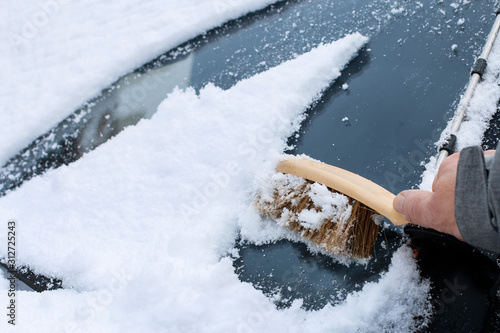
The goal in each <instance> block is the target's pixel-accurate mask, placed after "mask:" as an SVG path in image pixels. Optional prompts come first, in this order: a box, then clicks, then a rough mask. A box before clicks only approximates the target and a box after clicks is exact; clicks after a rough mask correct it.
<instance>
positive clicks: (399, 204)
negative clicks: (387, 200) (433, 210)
mask: <svg viewBox="0 0 500 333" xmlns="http://www.w3.org/2000/svg"><path fill="white" fill-rule="evenodd" d="M431 196H432V192H428V191H422V190H407V191H403V192H401V193H399V194H398V195H397V196H396V198H394V201H393V207H394V209H395V210H396V211H397V212H399V213H401V214H403V216H404V217H405V218H406V219H407V220H408V222H410V223H413V224H417V225H420V226H424V227H425V226H427V224H428V223H429V221H432V218H431V216H430V215H429V214H430V210H429V209H428V206H429V200H430V198H431Z"/></svg>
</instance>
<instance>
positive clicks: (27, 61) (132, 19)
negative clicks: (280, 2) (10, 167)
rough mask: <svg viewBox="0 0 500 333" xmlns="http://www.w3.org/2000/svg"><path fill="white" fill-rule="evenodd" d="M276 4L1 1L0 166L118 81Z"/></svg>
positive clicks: (258, 0)
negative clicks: (215, 30) (205, 34)
mask: <svg viewBox="0 0 500 333" xmlns="http://www.w3.org/2000/svg"><path fill="white" fill-rule="evenodd" d="M275 2H276V0H253V1H248V0H204V1H200V0H183V1H177V0H167V1H165V0H151V1H139V0H132V1H98V0H86V1H67V0H45V1H37V0H31V1H23V2H16V1H3V2H2V4H1V5H0V44H1V45H2V48H0V72H1V73H2V80H0V101H1V106H2V107H1V108H0V117H1V119H2V122H1V123H0V164H1V165H3V164H4V163H5V161H6V160H7V159H8V158H10V157H11V156H13V155H14V154H15V153H17V152H18V151H19V150H21V149H22V148H24V147H26V146H27V145H28V144H29V143H31V142H32V141H33V140H34V139H35V138H36V137H38V136H39V135H42V134H44V133H46V132H47V131H48V130H49V129H51V128H52V127H53V126H54V125H56V124H57V123H59V122H60V121H61V120H62V119H63V118H64V117H66V116H68V115H69V114H70V113H71V112H73V111H74V110H75V109H77V108H78V107H80V106H82V105H84V104H85V102H86V101H88V100H90V99H91V98H92V97H94V96H97V95H98V94H99V93H100V92H101V90H103V89H104V88H107V87H108V86H109V85H110V84H111V83H113V82H114V81H116V80H117V79H118V78H119V77H121V76H123V75H125V74H128V73H129V72H131V71H133V70H134V69H136V68H138V67H140V66H142V65H143V64H144V63H146V62H148V61H150V60H151V59H153V58H155V57H156V56H158V55H160V54H162V53H164V52H166V51H168V50H170V49H172V48H174V47H177V46H178V45H179V44H181V43H183V42H185V41H187V40H189V39H191V38H194V37H196V36H198V35H199V34H201V33H203V32H205V31H207V30H209V29H211V28H214V27H217V26H219V25H221V24H223V23H224V22H226V21H228V20H231V19H236V18H238V17H240V16H242V15H244V14H246V13H248V12H250V11H255V10H258V9H261V8H263V7H265V6H267V5H269V4H272V3H275Z"/></svg>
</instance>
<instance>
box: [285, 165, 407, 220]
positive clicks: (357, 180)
mask: <svg viewBox="0 0 500 333" xmlns="http://www.w3.org/2000/svg"><path fill="white" fill-rule="evenodd" d="M276 170H277V171H279V172H283V173H289V174H292V175H295V176H298V177H302V178H305V179H308V180H312V181H314V182H317V183H320V184H323V185H326V186H328V187H330V188H331V189H333V190H335V191H337V192H340V193H342V194H345V195H347V196H349V197H351V198H353V199H355V200H358V201H359V202H362V203H363V204H365V205H366V206H368V207H370V208H371V209H373V210H374V211H376V212H377V213H379V214H381V215H384V216H385V217H387V218H388V219H389V220H390V221H391V222H392V223H393V224H394V225H404V224H407V223H408V221H407V220H406V219H405V217H404V216H403V215H401V214H400V213H398V212H396V211H395V210H394V208H392V201H393V200H394V197H395V195H394V194H392V193H391V192H389V191H387V190H386V189H385V188H383V187H382V186H379V185H377V184H375V183H374V182H372V181H370V180H368V179H366V178H364V177H361V176H360V175H357V174H355V173H352V172H349V171H347V170H344V169H341V168H337V167H334V166H332V165H329V164H325V163H321V162H317V161H313V160H309V159H296V158H294V159H289V160H283V161H281V162H279V163H278V166H277V167H276Z"/></svg>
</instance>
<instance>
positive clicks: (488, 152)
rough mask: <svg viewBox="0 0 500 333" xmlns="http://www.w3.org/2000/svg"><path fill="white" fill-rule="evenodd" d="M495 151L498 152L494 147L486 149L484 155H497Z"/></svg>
mask: <svg viewBox="0 0 500 333" xmlns="http://www.w3.org/2000/svg"><path fill="white" fill-rule="evenodd" d="M495 152H496V150H493V149H490V150H485V151H484V157H486V156H491V155H495Z"/></svg>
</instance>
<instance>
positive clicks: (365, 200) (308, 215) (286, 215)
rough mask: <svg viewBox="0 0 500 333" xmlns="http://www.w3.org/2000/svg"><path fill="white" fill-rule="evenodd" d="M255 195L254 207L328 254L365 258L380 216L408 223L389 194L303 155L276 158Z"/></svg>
mask: <svg viewBox="0 0 500 333" xmlns="http://www.w3.org/2000/svg"><path fill="white" fill-rule="evenodd" d="M276 171H277V173H275V174H274V175H272V176H271V178H270V180H269V182H268V184H269V186H263V187H262V188H261V189H260V190H259V191H258V192H257V194H256V196H255V202H254V204H255V206H256V208H257V209H258V211H259V212H260V213H261V214H263V215H266V216H269V217H270V218H272V219H274V220H275V221H277V222H278V224H279V225H281V226H284V227H286V228H288V229H290V230H291V231H293V232H294V233H296V234H298V235H300V236H301V237H302V238H304V239H305V240H307V241H309V242H311V243H313V244H314V245H316V246H318V247H319V248H320V249H322V250H324V251H326V252H328V253H330V254H334V255H341V256H345V257H353V258H359V259H362V258H369V257H371V255H372V253H373V248H374V246H375V241H376V239H377V233H378V229H379V223H380V221H381V218H380V216H379V214H380V215H383V216H385V217H386V218H388V219H389V220H390V221H391V222H392V223H393V224H394V225H404V224H407V223H408V221H407V220H406V219H405V218H404V216H403V215H401V214H400V213H398V212H396V211H395V210H394V208H393V207H392V201H393V200H394V197H395V195H394V194H392V193H391V192H389V191H388V190H386V189H385V188H383V187H381V186H379V185H377V184H375V183H373V182H372V181H370V180H368V179H366V178H364V177H361V176H359V175H357V174H355V173H352V172H349V171H347V170H344V169H341V168H338V167H335V166H332V165H329V164H326V163H322V162H318V161H315V160H312V159H307V158H295V157H292V158H290V159H285V160H282V161H280V162H279V163H278V165H277V167H276Z"/></svg>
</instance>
